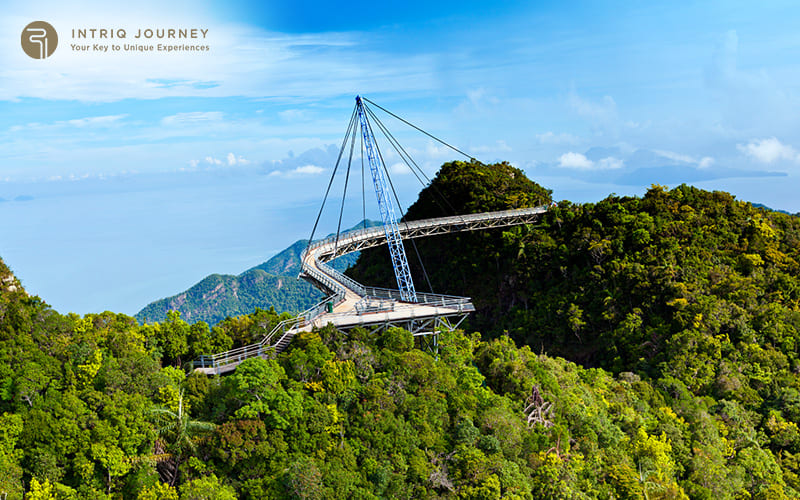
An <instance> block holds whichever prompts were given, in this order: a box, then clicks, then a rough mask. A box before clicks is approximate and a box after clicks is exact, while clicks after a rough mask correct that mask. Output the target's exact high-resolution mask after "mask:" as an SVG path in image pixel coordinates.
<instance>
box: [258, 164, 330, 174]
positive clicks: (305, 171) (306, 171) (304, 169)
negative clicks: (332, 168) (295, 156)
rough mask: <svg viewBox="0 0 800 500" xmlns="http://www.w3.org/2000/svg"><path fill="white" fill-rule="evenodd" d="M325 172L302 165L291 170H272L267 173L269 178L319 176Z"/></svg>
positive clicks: (315, 166) (314, 167)
mask: <svg viewBox="0 0 800 500" xmlns="http://www.w3.org/2000/svg"><path fill="white" fill-rule="evenodd" d="M324 171H325V169H324V168H322V167H318V166H317V165H302V166H300V167H297V168H294V169H292V170H273V171H272V172H270V173H269V176H270V177H300V176H309V175H319V174H321V173H323V172H324Z"/></svg>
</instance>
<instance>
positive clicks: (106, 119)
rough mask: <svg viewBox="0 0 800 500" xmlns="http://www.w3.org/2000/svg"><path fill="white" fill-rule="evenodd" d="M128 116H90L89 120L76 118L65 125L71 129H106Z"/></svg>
mask: <svg viewBox="0 0 800 500" xmlns="http://www.w3.org/2000/svg"><path fill="white" fill-rule="evenodd" d="M127 116H128V115H126V114H125V115H108V116H92V117H89V118H78V119H75V120H67V121H66V123H67V124H69V125H72V126H73V127H79V128H83V127H107V126H110V125H114V124H116V123H117V122H119V121H120V120H122V119H123V118H125V117H127ZM58 123H62V122H58Z"/></svg>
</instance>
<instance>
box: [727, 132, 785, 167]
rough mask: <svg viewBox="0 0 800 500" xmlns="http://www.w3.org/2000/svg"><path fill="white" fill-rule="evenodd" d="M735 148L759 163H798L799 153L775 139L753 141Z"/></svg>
mask: <svg viewBox="0 0 800 500" xmlns="http://www.w3.org/2000/svg"><path fill="white" fill-rule="evenodd" d="M736 148H737V149H738V150H739V151H741V152H742V153H744V154H746V155H747V156H749V157H751V158H753V159H755V160H756V161H759V162H761V163H773V162H775V161H777V160H791V161H800V153H798V152H797V150H796V149H794V148H793V147H792V146H790V145H788V144H783V143H782V142H781V141H779V140H778V139H777V138H775V137H769V138H767V139H754V140H752V141H750V142H749V143H747V144H744V145H743V144H737V145H736Z"/></svg>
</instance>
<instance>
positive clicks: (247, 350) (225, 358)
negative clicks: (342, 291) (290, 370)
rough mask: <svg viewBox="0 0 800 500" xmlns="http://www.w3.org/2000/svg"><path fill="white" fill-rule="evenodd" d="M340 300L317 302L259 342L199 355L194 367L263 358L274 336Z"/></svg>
mask: <svg viewBox="0 0 800 500" xmlns="http://www.w3.org/2000/svg"><path fill="white" fill-rule="evenodd" d="M341 300H344V298H343V297H342V298H341V299H340V298H339V296H338V295H332V296H330V297H327V298H326V299H325V300H323V301H322V302H319V303H317V304H316V305H314V306H312V307H310V308H308V309H306V310H305V311H303V312H301V313H300V314H298V315H297V316H295V317H293V318H289V319H285V320H283V321H281V322H280V323H278V324H277V325H275V327H274V328H273V329H272V330H270V332H269V333H268V334H266V335H265V336H264V337H263V338H262V339H261V340H260V341H259V342H256V343H254V344H249V345H246V346H242V347H237V348H236V349H231V350H229V351H225V352H220V353H217V354H210V355H201V356H200V357H199V358H198V359H196V360H194V362H193V364H194V367H195V368H212V367H220V366H225V365H229V364H231V363H241V362H242V361H244V360H245V359H247V358H252V357H256V356H263V355H265V354H266V353H267V352H268V351H269V350H270V349H271V346H273V345H275V343H273V342H272V339H274V338H275V336H276V335H278V334H280V336H281V337H280V338H283V336H284V335H285V334H286V332H287V331H289V330H291V329H292V328H295V327H301V328H302V327H303V326H305V325H306V324H309V323H311V322H312V321H313V320H314V318H316V317H317V316H319V315H320V314H322V313H324V312H326V311H327V309H328V307H330V306H329V304H330V305H332V306H335V305H336V304H338V303H340V302H341ZM280 338H279V339H280Z"/></svg>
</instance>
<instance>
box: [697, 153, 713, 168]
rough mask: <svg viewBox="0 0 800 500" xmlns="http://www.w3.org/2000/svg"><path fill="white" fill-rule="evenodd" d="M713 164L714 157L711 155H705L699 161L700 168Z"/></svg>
mask: <svg viewBox="0 0 800 500" xmlns="http://www.w3.org/2000/svg"><path fill="white" fill-rule="evenodd" d="M713 164H714V158H712V157H710V156H704V157H703V158H701V159H700V162H698V164H697V166H698V167H699V168H708V167H710V166H711V165H713Z"/></svg>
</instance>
